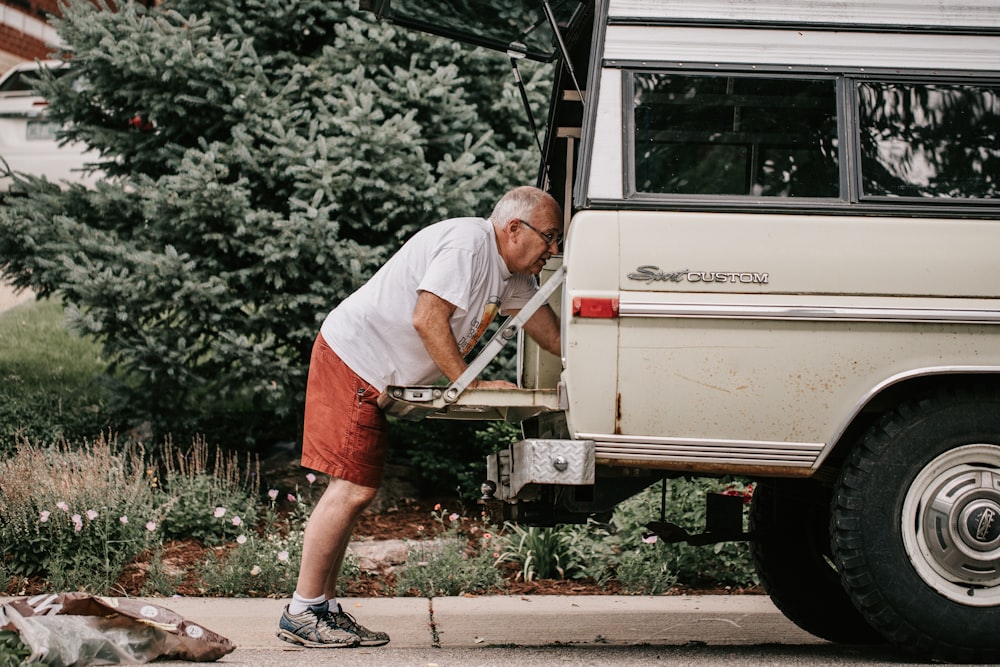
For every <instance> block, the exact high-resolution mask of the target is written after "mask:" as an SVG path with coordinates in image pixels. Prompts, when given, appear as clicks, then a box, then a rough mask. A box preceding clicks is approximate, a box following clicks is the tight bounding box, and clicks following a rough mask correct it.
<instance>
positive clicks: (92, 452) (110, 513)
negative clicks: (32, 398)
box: [0, 439, 159, 594]
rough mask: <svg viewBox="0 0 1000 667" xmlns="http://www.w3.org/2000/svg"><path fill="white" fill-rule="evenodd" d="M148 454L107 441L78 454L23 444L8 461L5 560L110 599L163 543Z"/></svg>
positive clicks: (0, 485) (3, 500) (2, 530)
mask: <svg viewBox="0 0 1000 667" xmlns="http://www.w3.org/2000/svg"><path fill="white" fill-rule="evenodd" d="M145 470H146V469H145V465H144V462H143V453H142V451H141V450H140V449H137V448H135V447H133V446H119V445H118V444H117V442H116V441H114V440H111V439H100V440H98V441H96V442H94V443H90V444H86V445H84V446H82V447H80V448H78V449H72V450H71V449H70V448H68V447H66V446H53V447H38V446H33V445H30V444H28V443H22V444H21V445H20V446H19V447H18V448H17V450H16V451H15V452H14V454H13V456H11V457H10V458H7V459H4V460H0V489H2V493H0V562H3V563H4V569H5V572H6V573H7V575H8V576H19V577H27V576H36V575H37V576H42V577H45V578H46V579H47V580H48V581H49V583H50V585H51V586H52V587H54V588H55V589H56V590H87V591H90V592H93V593H100V594H107V593H110V592H111V590H112V586H113V584H114V582H115V581H116V579H117V578H118V576H119V575H120V574H121V571H122V569H123V568H124V566H125V565H126V564H127V563H128V562H130V561H131V560H132V559H133V558H134V557H135V556H136V555H138V554H139V553H140V552H141V551H142V550H143V549H145V548H146V547H147V546H149V545H150V544H151V543H153V542H155V541H156V540H157V539H158V538H159V534H158V533H157V532H156V528H157V525H158V520H159V510H158V507H157V503H156V500H155V496H154V493H153V490H152V489H151V488H150V485H149V483H148V480H147V478H146V474H145Z"/></svg>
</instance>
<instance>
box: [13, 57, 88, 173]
mask: <svg viewBox="0 0 1000 667" xmlns="http://www.w3.org/2000/svg"><path fill="white" fill-rule="evenodd" d="M43 67H48V68H60V67H65V65H64V64H63V63H61V62H60V61H56V60H46V61H39V62H26V63H21V64H18V65H15V66H14V67H12V68H11V69H9V70H8V71H7V72H5V73H4V74H3V76H2V77H0V193H2V192H7V191H8V190H9V189H10V186H11V182H12V179H11V178H10V177H9V175H7V174H8V170H10V171H14V172H21V173H25V174H32V175H36V176H45V177H46V178H48V179H49V180H50V181H53V182H61V181H68V182H73V183H88V182H92V181H93V180H94V175H93V174H90V173H88V172H87V171H86V170H85V169H84V167H85V165H86V164H88V163H92V162H95V161H96V160H97V158H98V154H97V153H96V152H95V151H88V150H87V149H86V147H85V146H84V145H83V144H81V143H79V142H71V143H65V144H60V142H59V139H58V131H59V124H58V123H55V122H52V121H50V120H49V119H48V113H47V110H48V101H47V100H46V99H45V98H43V97H41V96H40V95H39V94H38V93H37V92H36V91H35V90H33V88H32V82H33V80H34V78H35V77H36V74H37V72H38V71H39V70H40V69H41V68H43Z"/></svg>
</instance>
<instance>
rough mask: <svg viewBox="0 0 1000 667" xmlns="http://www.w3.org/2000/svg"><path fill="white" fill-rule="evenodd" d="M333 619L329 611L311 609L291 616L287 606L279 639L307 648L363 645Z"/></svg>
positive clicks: (279, 623)
mask: <svg viewBox="0 0 1000 667" xmlns="http://www.w3.org/2000/svg"><path fill="white" fill-rule="evenodd" d="M331 618H332V615H331V614H330V613H329V611H323V610H321V611H317V610H314V609H312V608H311V607H310V608H309V609H306V610H305V611H304V612H302V613H301V614H289V613H288V607H287V606H286V607H285V611H284V612H283V613H282V614H281V620H280V621H278V632H277V635H278V639H283V640H284V641H286V642H289V643H291V644H298V645H300V646H305V647H307V648H352V647H354V646H358V645H359V644H360V643H361V640H360V638H359V636H358V635H357V634H355V633H353V632H348V631H346V630H343V629H341V628H339V627H338V626H337V625H335V624H334V623H333V622H332V621H331ZM386 641H388V639H386Z"/></svg>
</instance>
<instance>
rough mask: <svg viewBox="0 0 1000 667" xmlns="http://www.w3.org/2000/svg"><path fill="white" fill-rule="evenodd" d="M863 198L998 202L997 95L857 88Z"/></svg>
mask: <svg viewBox="0 0 1000 667" xmlns="http://www.w3.org/2000/svg"><path fill="white" fill-rule="evenodd" d="M858 97H859V103H860V126H861V180H862V191H863V193H864V194H865V195H874V196H889V197H941V198H996V197H997V196H998V193H1000V188H998V186H997V181H998V179H1000V87H998V86H977V85H949V84H930V85H928V84H915V83H884V82H870V81H864V82H859V83H858Z"/></svg>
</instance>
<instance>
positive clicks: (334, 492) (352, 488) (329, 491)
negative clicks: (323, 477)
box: [323, 477, 378, 513]
mask: <svg viewBox="0 0 1000 667" xmlns="http://www.w3.org/2000/svg"><path fill="white" fill-rule="evenodd" d="M376 493H378V489H375V488H372V487H370V486H361V485H360V484H355V483H354V482H348V481H347V480H345V479H340V478H339V477H331V478H330V483H329V485H328V486H327V487H326V492H325V493H324V494H323V498H324V500H327V501H328V502H333V503H337V504H338V505H340V506H341V507H343V508H344V509H348V510H351V511H353V512H355V513H360V512H361V511H363V510H364V509H365V508H366V507H368V505H370V504H371V502H372V500H374V499H375V494H376Z"/></svg>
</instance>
